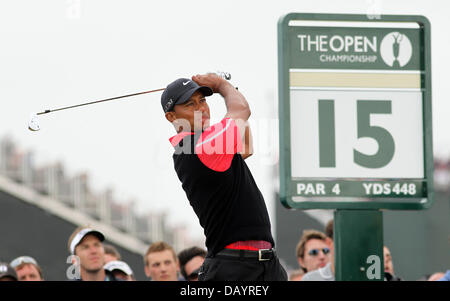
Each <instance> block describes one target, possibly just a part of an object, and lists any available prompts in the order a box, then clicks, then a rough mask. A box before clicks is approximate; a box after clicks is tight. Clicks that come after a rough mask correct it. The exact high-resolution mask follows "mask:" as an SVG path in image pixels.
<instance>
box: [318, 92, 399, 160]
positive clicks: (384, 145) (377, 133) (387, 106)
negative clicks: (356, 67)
mask: <svg viewBox="0 0 450 301" xmlns="http://www.w3.org/2000/svg"><path fill="white" fill-rule="evenodd" d="M356 110H357V135H358V138H364V137H369V138H373V139H374V140H375V141H376V142H377V143H378V151H377V153H376V154H374V155H366V154H363V153H361V152H359V151H357V150H356V149H353V160H354V162H355V163H356V164H358V165H360V166H362V167H366V168H381V167H384V166H386V165H387V164H388V163H389V162H390V161H391V160H392V158H393V157H394V153H395V142H394V138H392V135H391V133H389V132H388V131H387V130H386V129H385V128H383V127H380V126H371V125H370V115H371V114H391V113H392V110H391V101H390V100H358V101H357V104H356ZM334 118H335V114H334V100H328V99H319V161H320V162H319V163H320V167H336V137H335V135H336V133H335V132H336V128H335V121H334Z"/></svg>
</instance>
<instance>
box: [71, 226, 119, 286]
mask: <svg viewBox="0 0 450 301" xmlns="http://www.w3.org/2000/svg"><path fill="white" fill-rule="evenodd" d="M104 240H105V236H104V235H103V234H102V233H101V232H99V231H96V230H94V229H91V228H87V227H78V228H77V229H75V231H74V232H73V233H72V235H71V236H70V238H69V242H68V248H69V251H70V253H71V254H72V255H76V256H77V259H76V261H78V262H75V261H74V264H77V265H78V264H79V268H80V279H75V280H81V281H114V280H116V279H115V277H114V275H113V274H112V273H110V272H109V271H105V269H104V268H103V266H104V265H105V250H104V248H103V243H102V242H103V241H104Z"/></svg>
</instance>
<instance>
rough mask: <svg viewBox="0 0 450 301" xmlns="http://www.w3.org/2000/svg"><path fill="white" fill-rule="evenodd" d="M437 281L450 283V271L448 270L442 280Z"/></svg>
mask: <svg viewBox="0 0 450 301" xmlns="http://www.w3.org/2000/svg"><path fill="white" fill-rule="evenodd" d="M437 281H450V270H447V272H446V273H445V275H444V276H443V277H442V278H439V279H437Z"/></svg>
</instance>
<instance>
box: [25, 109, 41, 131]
mask: <svg viewBox="0 0 450 301" xmlns="http://www.w3.org/2000/svg"><path fill="white" fill-rule="evenodd" d="M28 129H29V130H30V131H33V132H36V131H39V130H40V129H41V127H40V126H39V119H38V116H37V114H35V113H33V114H31V115H30V121H29V122H28Z"/></svg>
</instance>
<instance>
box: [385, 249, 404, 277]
mask: <svg viewBox="0 0 450 301" xmlns="http://www.w3.org/2000/svg"><path fill="white" fill-rule="evenodd" d="M383 258H384V279H385V280H386V281H401V280H402V279H401V278H400V277H397V276H395V273H394V264H393V262H392V256H391V251H389V249H388V247H386V246H384V247H383Z"/></svg>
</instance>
